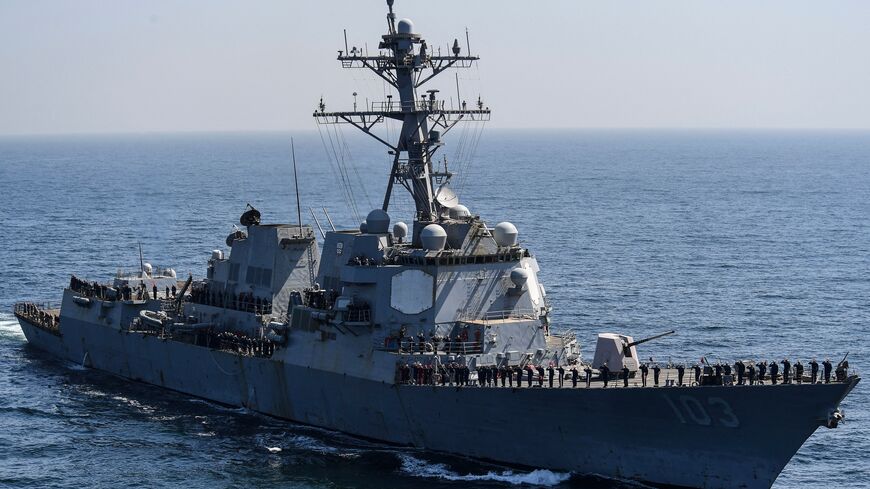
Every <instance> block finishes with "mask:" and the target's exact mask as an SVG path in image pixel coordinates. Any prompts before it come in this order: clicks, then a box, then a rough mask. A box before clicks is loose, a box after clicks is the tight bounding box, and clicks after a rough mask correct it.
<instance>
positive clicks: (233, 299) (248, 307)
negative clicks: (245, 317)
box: [190, 284, 272, 314]
mask: <svg viewBox="0 0 870 489" xmlns="http://www.w3.org/2000/svg"><path fill="white" fill-rule="evenodd" d="M190 302H194V303H196V304H204V305H207V306H215V307H222V308H225V309H233V310H236V311H244V312H253V313H256V314H271V313H272V301H270V300H269V299H261V298H259V297H255V296H254V294H253V293H251V292H239V293H238V294H230V293H228V292H224V291H222V290H217V291H214V290H210V288H209V286H208V284H206V285H204V286H202V287H195V288H194V289H193V290H191V291H190Z"/></svg>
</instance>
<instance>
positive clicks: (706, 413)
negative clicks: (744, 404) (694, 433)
mask: <svg viewBox="0 0 870 489" xmlns="http://www.w3.org/2000/svg"><path fill="white" fill-rule="evenodd" d="M662 397H663V398H664V400H665V402H667V403H668V406H670V407H671V410H672V411H673V412H674V415H675V416H676V417H677V420H678V421H679V422H680V423H681V424H696V425H698V426H710V425H712V424H714V422H715V424H718V425H720V426H724V427H725V428H737V427H739V426H740V420H739V419H738V418H737V414H736V413H735V412H734V409H732V408H731V405H730V404H728V401H726V400H725V399H722V398H721V397H710V398H708V399H707V403H706V404H707V405H706V406H705V405H704V403H702V402H701V401H699V400H698V399H696V398H695V397H693V396H690V395H681V396H680V397H679V401H680V402H679V404H678V403H675V402H674V401H673V399H671V398H670V397H669V396H667V395H665V394H662Z"/></svg>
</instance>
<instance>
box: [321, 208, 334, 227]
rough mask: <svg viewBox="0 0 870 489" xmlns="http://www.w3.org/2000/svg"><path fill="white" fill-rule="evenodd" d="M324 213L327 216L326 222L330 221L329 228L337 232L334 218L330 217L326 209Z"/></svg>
mask: <svg viewBox="0 0 870 489" xmlns="http://www.w3.org/2000/svg"><path fill="white" fill-rule="evenodd" d="M323 213H324V214H326V220H327V221H329V226H330V227H332V232H335V224H333V223H332V218H331V217H329V212H327V210H326V207H324V208H323Z"/></svg>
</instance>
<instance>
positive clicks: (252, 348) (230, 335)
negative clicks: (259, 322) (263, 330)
mask: <svg viewBox="0 0 870 489" xmlns="http://www.w3.org/2000/svg"><path fill="white" fill-rule="evenodd" d="M204 346H207V347H208V348H213V349H216V350H224V351H230V352H233V353H237V354H240V355H247V356H257V357H266V358H268V357H271V356H272V354H273V353H275V344H274V343H272V342H271V341H269V340H267V339H262V338H252V337H250V336H248V335H246V334H243V333H235V332H232V331H213V330H208V331H206V333H205V345H204Z"/></svg>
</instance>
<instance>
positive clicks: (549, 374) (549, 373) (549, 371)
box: [547, 364, 556, 389]
mask: <svg viewBox="0 0 870 489" xmlns="http://www.w3.org/2000/svg"><path fill="white" fill-rule="evenodd" d="M555 372H556V371H555V370H554V369H553V365H552V364H550V366H549V367H547V377H548V381H549V382H548V383H549V385H550V388H551V389H552V388H553V374H555Z"/></svg>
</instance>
